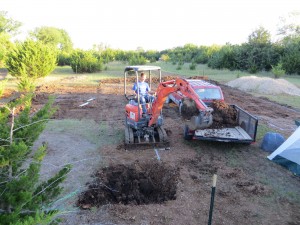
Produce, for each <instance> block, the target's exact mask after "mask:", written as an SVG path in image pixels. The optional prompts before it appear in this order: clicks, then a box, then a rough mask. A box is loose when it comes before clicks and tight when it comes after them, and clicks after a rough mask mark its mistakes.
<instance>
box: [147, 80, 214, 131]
mask: <svg viewBox="0 0 300 225" xmlns="http://www.w3.org/2000/svg"><path fill="white" fill-rule="evenodd" d="M178 91H180V92H181V93H182V94H184V95H185V96H186V97H188V98H190V99H193V100H194V101H195V103H196V107H197V109H199V111H201V112H204V114H205V115H207V114H211V111H212V110H211V108H209V107H207V106H206V105H205V103H203V102H202V100H201V99H200V98H199V96H198V95H197V93H196V92H195V91H194V89H193V88H192V87H191V85H190V84H189V83H188V82H187V81H186V80H185V79H182V78H178V79H176V80H170V81H166V82H161V83H160V84H159V86H158V88H157V90H156V99H155V101H154V102H153V104H152V117H151V118H150V121H149V126H152V125H153V124H156V122H157V119H158V117H159V115H160V112H161V109H162V107H163V105H164V103H165V101H166V98H167V97H168V95H169V94H170V93H172V92H178Z"/></svg>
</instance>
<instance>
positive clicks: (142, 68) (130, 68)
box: [124, 66, 160, 72]
mask: <svg viewBox="0 0 300 225" xmlns="http://www.w3.org/2000/svg"><path fill="white" fill-rule="evenodd" d="M149 70H160V67H159V66H126V67H125V71H124V72H127V71H149Z"/></svg>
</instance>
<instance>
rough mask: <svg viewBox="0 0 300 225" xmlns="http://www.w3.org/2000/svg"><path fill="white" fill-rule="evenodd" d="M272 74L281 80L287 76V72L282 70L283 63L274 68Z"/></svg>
mask: <svg viewBox="0 0 300 225" xmlns="http://www.w3.org/2000/svg"><path fill="white" fill-rule="evenodd" d="M272 73H273V74H274V76H275V78H280V77H282V76H283V75H284V74H285V70H284V69H283V68H282V63H278V64H277V65H276V66H272Z"/></svg>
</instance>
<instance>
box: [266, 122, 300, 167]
mask: <svg viewBox="0 0 300 225" xmlns="http://www.w3.org/2000/svg"><path fill="white" fill-rule="evenodd" d="M277 155H279V156H281V157H283V158H286V159H288V160H290V161H292V162H294V163H297V164H298V165H300V127H298V129H297V130H296V131H295V132H294V133H293V134H292V135H291V136H290V137H289V138H288V139H287V140H286V141H285V142H283V144H282V145H280V146H279V147H278V148H277V149H276V150H275V151H274V152H273V153H272V154H271V155H269V156H268V159H270V160H272V159H274V158H275V156H277Z"/></svg>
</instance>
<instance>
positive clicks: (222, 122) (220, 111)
mask: <svg viewBox="0 0 300 225" xmlns="http://www.w3.org/2000/svg"><path fill="white" fill-rule="evenodd" d="M211 107H212V108H213V110H214V111H213V113H212V114H213V124H212V126H211V128H216V129H217V128H224V127H234V126H236V125H238V124H237V111H236V109H235V108H233V107H231V106H230V105H228V104H227V103H225V102H222V101H218V100H214V101H213V103H212V105H211Z"/></svg>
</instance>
